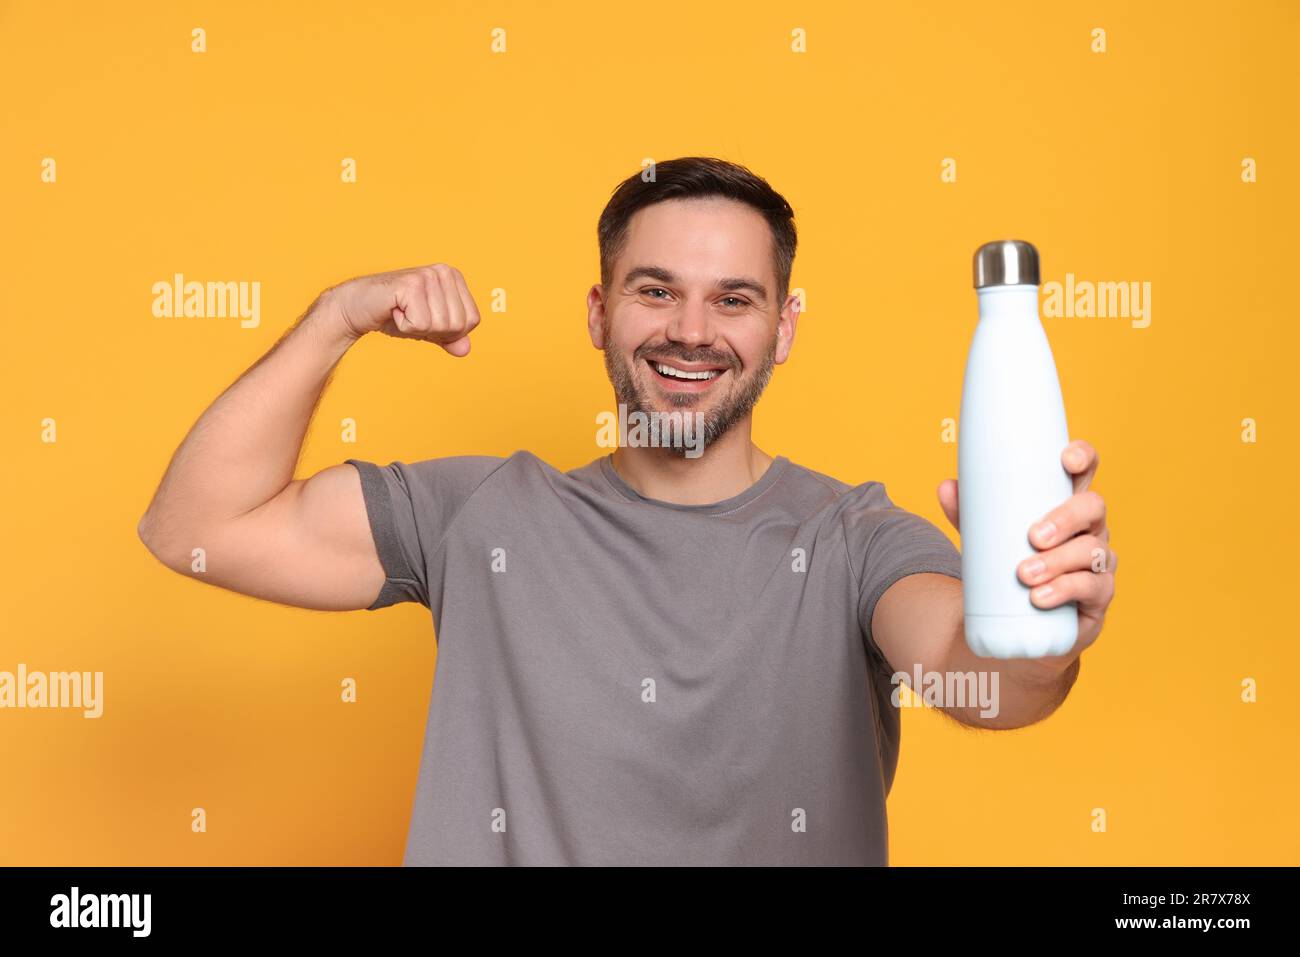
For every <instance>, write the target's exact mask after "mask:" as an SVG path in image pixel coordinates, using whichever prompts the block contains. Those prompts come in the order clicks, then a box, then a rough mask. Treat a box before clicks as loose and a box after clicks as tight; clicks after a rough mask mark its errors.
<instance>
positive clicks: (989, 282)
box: [975, 239, 1038, 289]
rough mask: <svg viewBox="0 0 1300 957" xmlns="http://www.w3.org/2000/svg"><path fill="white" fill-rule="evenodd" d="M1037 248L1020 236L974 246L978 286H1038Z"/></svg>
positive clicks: (981, 287)
mask: <svg viewBox="0 0 1300 957" xmlns="http://www.w3.org/2000/svg"><path fill="white" fill-rule="evenodd" d="M1037 285H1038V250H1037V249H1035V248H1034V247H1033V246H1032V245H1030V244H1029V243H1027V242H1024V241H1023V240H1019V239H1000V240H998V241H997V242H993V243H985V244H984V245H983V246H981V247H980V248H979V249H977V250H975V288H976V289H984V288H986V287H988V286H1037Z"/></svg>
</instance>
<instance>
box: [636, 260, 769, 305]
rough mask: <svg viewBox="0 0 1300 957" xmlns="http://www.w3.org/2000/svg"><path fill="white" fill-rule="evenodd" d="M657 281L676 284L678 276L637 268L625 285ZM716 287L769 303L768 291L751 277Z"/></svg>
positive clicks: (659, 268) (732, 279) (653, 268)
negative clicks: (638, 281) (634, 282)
mask: <svg viewBox="0 0 1300 957" xmlns="http://www.w3.org/2000/svg"><path fill="white" fill-rule="evenodd" d="M642 278H647V279H655V280H658V281H659V282H662V283H675V282H677V281H678V278H677V275H676V274H675V273H673V272H671V271H670V270H667V269H664V268H663V267H662V266H636V267H634V268H633V269H631V270H629V271H628V274H627V276H626V277H625V278H624V279H623V284H624V285H631V284H632V282H633V281H635V280H637V279H642ZM714 285H715V286H716V287H717V288H718V289H725V290H726V291H727V292H736V291H737V290H742V289H743V290H745V291H746V292H749V293H751V294H752V295H753V297H754V298H755V299H757V300H758V301H759V302H761V303H763V304H766V303H767V289H766V287H765V286H764V285H763V284H762V283H761V282H759V281H758V280H757V279H752V278H750V277H749V276H734V277H728V278H726V279H719V280H718V281H717V282H716V283H714Z"/></svg>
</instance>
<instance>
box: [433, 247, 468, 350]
mask: <svg viewBox="0 0 1300 957" xmlns="http://www.w3.org/2000/svg"><path fill="white" fill-rule="evenodd" d="M433 274H434V275H435V276H437V277H438V285H439V288H440V289H441V290H442V300H443V302H444V303H446V305H447V325H448V333H449V334H452V335H454V334H455V333H458V332H459V333H463V332H465V331H466V320H465V303H464V302H463V301H462V300H461V298H460V289H459V288H458V287H457V286H456V280H455V278H453V277H452V275H451V267H450V266H447V265H443V264H439V265H437V266H434V267H433ZM456 338H457V339H459V338H460V336H457V337H456Z"/></svg>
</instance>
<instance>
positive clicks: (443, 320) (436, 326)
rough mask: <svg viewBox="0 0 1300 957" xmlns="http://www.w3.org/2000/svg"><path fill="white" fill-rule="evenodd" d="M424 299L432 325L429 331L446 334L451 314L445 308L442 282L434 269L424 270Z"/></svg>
mask: <svg viewBox="0 0 1300 957" xmlns="http://www.w3.org/2000/svg"><path fill="white" fill-rule="evenodd" d="M424 286H425V297H426V301H427V302H428V303H429V314H430V315H431V316H432V317H433V323H432V325H431V326H430V327H429V331H430V332H432V333H434V334H446V333H447V332H450V331H451V313H450V312H449V311H448V308H447V294H446V292H445V291H444V290H443V288H442V281H441V280H440V279H439V277H438V272H437V270H436V269H433V268H430V269H426V270H424Z"/></svg>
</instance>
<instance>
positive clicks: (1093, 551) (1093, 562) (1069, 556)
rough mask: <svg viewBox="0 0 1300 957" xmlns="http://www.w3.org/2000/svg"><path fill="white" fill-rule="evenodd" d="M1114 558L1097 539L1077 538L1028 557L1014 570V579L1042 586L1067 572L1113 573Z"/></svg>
mask: <svg viewBox="0 0 1300 957" xmlns="http://www.w3.org/2000/svg"><path fill="white" fill-rule="evenodd" d="M1114 554H1115V553H1114V552H1112V551H1111V550H1110V549H1109V548H1107V547H1106V543H1105V542H1103V541H1102V540H1101V539H1100V538H1099V537H1098V536H1096V535H1076V536H1075V537H1074V538H1071V539H1070V540H1068V541H1067V542H1065V543H1064V544H1062V545H1058V546H1056V547H1055V548H1049V549H1047V550H1046V551H1042V552H1039V553H1038V554H1037V555H1030V556H1029V557H1028V558H1026V559H1025V560H1024V561H1022V562H1021V563H1020V564H1019V565H1018V566H1016V577H1018V578H1019V579H1020V580H1021V581H1022V582H1023V583H1024V584H1026V585H1041V584H1043V583H1044V582H1048V581H1051V580H1052V579H1053V578H1056V577H1057V576H1058V575H1065V574H1068V573H1069V572H1079V571H1091V572H1093V573H1095V574H1096V573H1104V572H1108V571H1111V572H1113V571H1114V570H1115V565H1114Z"/></svg>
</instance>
